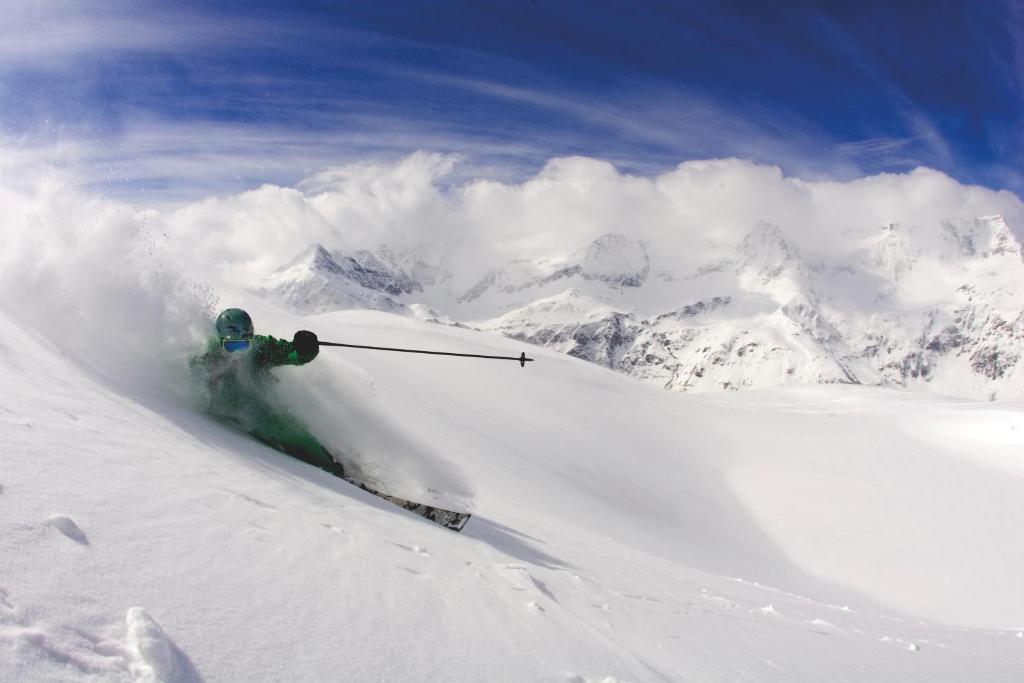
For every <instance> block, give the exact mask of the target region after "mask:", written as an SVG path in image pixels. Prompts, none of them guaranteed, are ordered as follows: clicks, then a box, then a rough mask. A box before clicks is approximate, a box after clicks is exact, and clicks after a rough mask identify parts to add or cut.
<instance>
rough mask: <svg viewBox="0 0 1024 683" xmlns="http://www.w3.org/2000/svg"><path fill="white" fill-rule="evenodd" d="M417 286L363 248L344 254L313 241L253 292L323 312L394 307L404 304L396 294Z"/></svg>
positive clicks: (404, 292) (413, 289)
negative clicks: (398, 299) (397, 298)
mask: <svg viewBox="0 0 1024 683" xmlns="http://www.w3.org/2000/svg"><path fill="white" fill-rule="evenodd" d="M419 289H420V285H419V284H418V283H416V282H415V281H414V280H412V278H410V277H409V276H408V275H406V274H405V273H404V272H403V271H401V270H398V269H396V268H394V267H392V266H390V265H389V264H386V263H384V262H383V261H382V260H381V259H379V258H377V257H376V256H374V255H373V254H372V253H370V252H368V251H358V252H355V253H353V254H352V255H345V254H341V253H338V252H334V253H332V252H329V251H327V249H325V248H324V247H323V246H322V245H319V244H314V245H312V246H311V247H310V248H309V249H306V250H305V251H304V252H302V253H301V254H299V255H298V256H297V257H295V259H293V260H292V261H291V262H290V263H288V264H287V265H286V266H284V267H283V268H280V269H278V270H276V271H274V272H273V273H271V274H270V275H269V276H267V277H266V278H264V279H263V281H262V282H261V284H260V286H259V287H258V288H257V290H256V291H257V293H258V294H260V295H261V296H264V297H267V298H270V299H274V300H277V301H279V302H281V303H284V304H286V305H288V306H290V307H291V308H293V309H295V310H297V311H299V312H301V313H322V312H325V311H334V310H339V309H343V308H372V309H376V310H382V311H399V310H402V309H403V308H404V306H403V304H401V303H399V302H398V301H397V300H396V299H395V297H397V296H400V295H402V294H409V293H412V292H414V291H418V290H419Z"/></svg>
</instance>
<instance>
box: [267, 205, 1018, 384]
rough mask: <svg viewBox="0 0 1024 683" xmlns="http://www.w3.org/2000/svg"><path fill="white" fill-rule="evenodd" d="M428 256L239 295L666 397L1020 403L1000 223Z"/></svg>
mask: <svg viewBox="0 0 1024 683" xmlns="http://www.w3.org/2000/svg"><path fill="white" fill-rule="evenodd" d="M808 244H809V245H810V246H808ZM822 244H824V245H825V247H824V248H823V247H822ZM443 253H444V250H443V249H441V250H439V249H436V248H435V249H432V250H431V249H427V248H425V247H422V246H420V247H417V248H413V249H405V250H399V249H397V248H391V247H388V246H377V247H376V248H374V249H372V250H357V251H352V252H348V253H346V252H342V251H339V250H329V249H327V248H325V247H324V246H323V245H320V244H314V245H311V246H310V247H309V248H308V249H306V250H304V251H303V252H302V253H301V254H299V255H298V256H297V257H296V258H294V259H293V260H292V261H291V262H289V263H287V264H285V265H284V266H283V267H281V268H280V269H278V270H276V271H275V272H273V273H270V274H269V275H268V276H267V277H266V278H264V279H263V280H262V281H261V282H260V283H259V285H258V286H257V287H256V288H255V289H256V291H257V293H259V294H260V295H261V296H263V297H265V298H268V299H271V300H275V301H277V302H279V303H283V304H284V305H286V306H287V307H289V308H292V309H294V310H296V311H298V312H301V313H318V312H327V311H335V310H341V309H352V308H367V309H376V310H384V311H392V312H406V313H408V314H409V315H412V316H415V317H418V318H421V319H426V320H432V321H434V322H439V323H442V324H449V325H453V324H461V325H466V326H469V327H474V328H478V329H482V330H487V331H492V332H497V333H500V334H503V335H505V336H508V337H511V338H515V339H520V340H522V341H526V342H529V343H531V344H536V345H539V346H542V347H546V348H551V349H555V350H558V351H561V352H564V353H567V354H570V355H572V356H576V357H578V358H582V359H585V360H588V361H591V362H594V363H598V364H600V365H603V366H606V367H609V368H612V369H615V370H618V371H620V372H623V373H626V374H629V375H632V376H634V377H637V378H640V379H642V380H645V381H648V382H651V383H654V384H657V385H660V386H663V387H666V388H668V389H672V390H676V391H716V390H738V389H760V388H769V387H775V386H782V385H794V384H830V383H847V384H865V385H885V386H902V387H908V388H913V389H918V390H926V391H932V392H938V393H943V394H949V395H957V396H965V397H972V398H981V399H993V400H994V399H999V398H1021V397H1024V381H1022V380H1024V364H1022V363H1021V356H1022V355H1024V291H1022V285H1024V260H1022V255H1021V253H1022V252H1021V244H1020V242H1019V241H1018V240H1017V239H1016V238H1015V237H1014V235H1013V233H1012V231H1011V230H1010V227H1009V226H1008V225H1007V223H1006V221H1005V220H1004V219H1003V218H1002V217H1000V216H982V217H977V218H974V219H972V220H965V219H948V220H945V221H942V222H941V223H940V224H937V225H935V224H931V225H914V224H899V223H889V224H885V225H881V226H875V227H854V228H846V229H845V230H843V231H834V232H833V234H826V235H825V236H824V239H819V240H818V241H817V243H814V242H813V241H812V240H808V239H806V237H805V236H804V237H803V238H801V236H799V235H798V236H791V235H788V234H787V232H786V231H785V230H784V229H782V228H781V227H779V226H777V225H773V224H770V223H766V222H760V223H757V224H755V225H753V226H751V228H750V230H749V231H748V232H747V233H746V234H745V235H743V236H742V237H741V238H740V239H739V240H734V241H732V242H731V243H729V242H726V243H724V244H717V245H715V246H714V247H709V246H708V244H707V243H705V242H700V243H696V242H695V244H694V245H693V248H692V249H691V250H687V253H686V254H685V258H682V257H681V256H680V253H679V249H678V247H677V248H675V249H673V248H669V247H667V246H666V245H662V244H652V243H650V242H647V241H641V240H636V239H631V238H630V237H629V236H627V235H625V234H621V233H608V234H604V235H600V236H598V237H596V238H595V239H593V240H591V241H589V242H587V243H584V244H580V245H578V246H577V248H576V249H575V250H572V251H571V252H570V253H567V254H562V253H552V254H550V255H547V256H546V257H545V258H540V259H538V258H532V259H528V258H519V257H512V258H508V259H507V260H506V261H505V262H503V263H499V264H479V263H475V262H466V263H461V264H453V263H451V261H450V259H448V260H446V259H444V258H442V257H441V256H439V254H443ZM431 255H433V257H432V256H431ZM694 263H697V264H698V265H696V266H693V265H691V264H694ZM456 274H457V275H456ZM467 278H469V279H467ZM467 283H468V284H467Z"/></svg>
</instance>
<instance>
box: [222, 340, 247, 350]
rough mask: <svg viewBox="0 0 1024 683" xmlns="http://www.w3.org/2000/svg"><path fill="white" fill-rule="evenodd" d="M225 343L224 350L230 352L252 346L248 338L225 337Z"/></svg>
mask: <svg viewBox="0 0 1024 683" xmlns="http://www.w3.org/2000/svg"><path fill="white" fill-rule="evenodd" d="M223 344H224V350H225V351H227V352H228V353H233V352H235V351H248V350H249V347H250V346H251V343H250V342H249V340H248V339H225V340H224V342H223Z"/></svg>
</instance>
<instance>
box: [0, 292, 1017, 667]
mask: <svg viewBox="0 0 1024 683" xmlns="http://www.w3.org/2000/svg"><path fill="white" fill-rule="evenodd" d="M240 303H243V304H244V305H246V306H247V307H248V308H249V309H250V310H251V312H252V313H253V316H254V318H255V320H256V324H257V327H258V328H259V329H263V330H265V331H268V332H271V333H276V334H284V333H285V332H286V331H287V330H290V329H293V328H308V329H315V330H317V331H318V332H319V333H320V334H321V336H322V337H323V338H325V339H327V338H332V339H335V340H339V341H348V342H352V343H366V342H371V341H376V342H380V341H383V340H387V341H388V342H389V343H392V344H395V345H416V346H420V347H425V348H444V349H451V350H457V351H458V350H461V351H476V352H500V353H506V354H515V353H516V352H517V351H519V350H520V349H521V348H522V346H521V344H519V343H517V342H514V341H512V340H506V339H502V338H499V337H492V336H488V335H484V334H482V333H478V332H475V331H472V330H465V329H459V328H453V327H442V326H438V325H435V324H430V323H424V322H420V321H416V320H411V319H408V318H403V317H398V316H395V315H391V314H386V313H376V312H356V311H351V312H343V313H332V314H325V315H320V316H314V317H308V318H299V317H295V316H294V315H292V314H289V313H287V312H284V311H282V310H279V309H276V308H275V307H273V306H270V305H268V304H265V303H261V302H258V301H255V300H251V301H250V300H244V301H241V302H240ZM0 345H2V348H4V350H5V358H6V359H7V362H5V364H4V365H3V367H2V368H0V383H2V385H3V386H5V387H7V389H6V390H5V392H4V395H3V398H2V402H0V434H2V437H3V444H4V447H3V451H2V460H0V484H2V486H3V489H2V493H0V496H2V498H0V502H2V504H3V506H4V510H5V514H4V515H3V517H2V519H0V582H2V583H0V597H2V600H0V680H12V681H14V680H18V681H23V680H98V681H99V680H103V681H106V680H178V681H198V680H207V681H217V680H410V681H412V680H453V681H471V680H474V681H475V680H499V681H500V680H507V681H520V680H552V681H574V680H590V681H602V680H609V679H611V680H617V681H645V680H734V679H738V678H752V679H756V680H782V681H785V680H807V679H819V680H820V679H828V680H901V681H902V680H963V679H984V680H1006V681H1011V680H1018V679H1019V678H1020V676H1021V675H1022V673H1024V653H1022V652H1021V650H1020V639H1019V638H1017V637H1015V636H1016V633H1017V632H1018V631H1019V625H1020V624H1021V623H1024V594H1022V593H1021V590H1020V582H1019V580H1018V577H1017V576H1015V575H1014V571H1013V569H1014V568H1016V567H1019V566H1021V561H1022V560H1024V542H1022V541H1021V540H1020V535H1019V534H1018V533H1016V530H1017V529H1018V528H1019V525H1020V522H1021V521H1022V520H1024V509H1022V504H1021V502H1020V497H1019V496H1015V495H1012V492H1013V490H1014V489H1015V488H1019V486H1020V483H1021V478H1022V477H1024V471H1022V468H1021V466H1020V464H1019V460H1018V459H1017V458H1015V457H1014V453H1019V452H1020V447H1021V445H1022V440H1024V406H1020V405H1016V404H1007V403H1002V404H995V405H993V404H979V403H970V402H964V401H949V400H941V399H928V398H922V397H919V396H913V395H909V394H905V393H900V392H895V391H891V390H884V389H865V388H861V387H850V386H835V387H813V388H805V389H799V390H776V391H771V392H752V393H745V394H735V395H714V396H713V397H709V396H690V395H679V394H673V393H671V392H665V391H660V390H658V389H656V388H653V387H649V386H647V385H644V384H642V383H638V382H636V381H634V380H631V379H629V378H626V377H623V376H620V375H617V374H614V373H612V372H610V371H607V370H604V369H602V368H599V367H596V366H594V365H591V364H587V363H584V362H581V361H578V360H574V359H571V358H567V357H565V356H561V355H559V354H555V353H552V352H547V351H543V350H536V349H535V350H532V351H531V353H532V354H533V355H535V356H536V357H537V358H538V361H537V362H536V363H534V364H531V365H530V366H529V367H528V368H526V369H523V368H520V367H519V366H518V365H517V364H515V363H507V364H506V363H501V362H490V361H479V362H474V361H469V362H467V361H465V360H464V359H444V358H430V359H426V360H425V359H420V358H410V357H406V356H404V355H401V354H391V355H389V354H375V353H373V352H369V351H357V350H344V351H342V350H340V349H325V350H324V351H323V352H322V357H321V358H319V359H317V360H316V361H315V362H314V364H312V365H309V366H305V367H301V368H285V369H282V370H280V371H279V376H280V377H281V378H282V392H283V394H284V395H285V396H286V398H287V400H288V401H289V402H292V405H293V407H294V408H295V409H301V410H302V411H303V413H304V415H306V416H308V417H309V418H310V421H311V423H312V424H314V425H315V426H316V428H317V429H319V430H320V432H321V433H322V434H325V438H327V439H328V440H329V441H330V442H331V443H332V445H337V446H343V447H344V448H345V449H346V451H345V452H346V453H348V454H349V456H350V457H352V458H353V459H354V461H355V462H357V463H359V464H360V466H361V467H363V468H365V469H368V470H371V471H372V473H373V474H374V476H376V477H377V478H378V479H379V480H380V481H381V482H382V483H384V484H387V485H388V486H389V487H390V488H391V489H392V490H394V491H396V492H398V493H401V494H402V495H407V496H410V497H412V496H420V497H425V498H429V497H431V496H433V495H434V494H433V493H432V492H431V490H430V489H436V490H440V491H444V492H445V493H446V494H448V498H447V502H449V503H453V504H457V505H461V506H463V507H464V508H468V509H472V510H473V511H474V513H475V516H474V518H473V519H472V520H471V521H470V523H469V525H468V526H467V527H466V529H465V531H464V532H463V533H461V534H456V533H453V532H450V531H447V530H445V529H443V528H440V527H437V526H434V525H431V524H429V523H427V522H425V521H423V520H422V519H420V518H418V517H416V516H414V515H412V514H410V513H406V512H404V511H402V510H399V509H397V508H395V507H393V506H390V505H388V504H387V503H385V502H383V501H380V500H378V499H376V498H373V497H372V496H369V495H367V494H365V493H363V492H362V491H359V490H356V489H355V488H354V487H351V486H349V485H347V484H346V483H344V482H342V481H340V480H337V479H334V478H333V477H331V476H330V475H327V474H326V473H323V472H320V471H319V470H316V469H313V468H310V467H308V466H306V465H304V464H302V463H300V462H297V461H294V460H292V459H290V458H288V457H286V456H283V455H280V454H278V453H277V452H275V451H272V450H269V449H266V448H264V447H262V446H261V445H259V444H256V443H253V442H251V441H250V440H249V439H247V438H245V437H244V436H241V435H238V434H234V433H231V432H228V431H225V430H224V429H223V428H221V427H220V426H218V425H216V424H215V423H212V422H210V421H209V420H207V419H206V418H204V417H202V416H201V415H198V414H196V413H195V412H194V411H191V410H190V409H188V408H187V406H184V405H182V404H181V403H180V402H179V401H178V400H177V399H174V398H173V397H172V396H171V395H169V394H168V393H167V392H164V391H161V390H159V389H157V388H154V387H148V388H140V387H138V386H134V385H130V384H125V383H124V382H122V381H121V378H119V377H117V376H116V375H112V374H110V373H109V372H108V371H107V370H105V369H104V370H97V369H96V368H89V367H85V366H83V364H82V363H80V362H78V361H76V360H74V359H73V358H72V357H71V356H70V355H67V354H64V353H62V352H61V350H60V348H59V345H55V344H54V342H53V340H49V339H47V338H45V337H43V336H41V335H39V334H38V333H36V332H33V331H31V330H30V329H28V328H26V326H25V325H24V324H22V323H20V322H17V321H16V320H15V319H14V318H11V317H10V316H8V315H3V316H2V317H0ZM332 391H333V392H334V393H333V394H332ZM327 399H330V400H327ZM329 420H333V422H328V421H329ZM328 425H332V428H328ZM977 438H982V439H985V440H984V441H982V442H981V443H983V444H984V448H983V449H979V448H978V443H979V442H978V441H976V439H977ZM75 530H77V532H76V531H75ZM69 531H70V533H69ZM76 537H77V538H76ZM84 539H87V540H84ZM836 605H843V606H848V607H844V608H839V607H836ZM1014 625H1016V627H1017V628H1013V627H1014Z"/></svg>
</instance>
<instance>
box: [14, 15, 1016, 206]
mask: <svg viewBox="0 0 1024 683" xmlns="http://www.w3.org/2000/svg"><path fill="white" fill-rule="evenodd" d="M169 5H171V3H154V4H147V3H144V2H131V3H119V2H107V3H94V4H89V3H72V2H52V3H24V4H22V3H19V2H14V3H13V4H12V5H11V7H10V8H9V9H8V18H9V20H8V21H6V22H5V23H4V26H3V27H2V28H0V135H2V136H3V137H4V138H6V144H7V145H8V146H12V145H13V146H14V147H16V148H18V149H22V150H36V151H42V152H44V153H47V154H50V155H51V156H52V157H53V158H54V159H58V160H60V161H62V162H64V163H71V164H74V165H78V166H80V167H82V168H85V169H87V171H88V173H90V174H91V176H90V177H92V178H93V181H94V184H97V185H100V186H103V187H106V188H107V189H109V190H110V191H111V192H112V193H115V194H118V193H120V194H133V193H135V194H139V193H149V195H150V196H158V197H163V198H172V199H173V198H179V199H184V198H195V197H196V196H202V195H205V194H210V193H220V192H229V191H238V190H241V189H245V188H247V187H251V186H254V185H256V184H258V183H260V182H263V181H272V182H279V183H294V182H296V181H297V180H299V179H301V178H302V177H304V176H305V175H308V174H310V173H313V172H315V171H317V170H319V169H320V168H323V167H324V166H329V165H333V164H340V163H346V162H349V161H352V160H357V159H366V158H377V157H384V158H394V157H398V156H401V155H404V154H407V153H409V152H411V151H414V150H417V149H425V150H430V151H440V152H451V153H456V154H459V155H461V156H462V157H463V158H464V159H465V161H464V162H463V164H462V165H460V168H461V169H462V171H461V172H463V173H465V174H467V175H470V176H473V177H476V176H481V175H483V176H493V177H497V178H501V179H516V178H522V177H527V176H529V175H532V174H533V173H535V172H536V171H537V170H538V169H539V168H540V167H541V166H542V165H543V163H544V161H545V160H547V159H549V158H551V157H553V156H559V155H565V154H584V155H589V156H594V157H598V158H602V159H607V160H609V161H612V162H613V163H615V164H616V165H618V166H619V167H620V168H622V169H624V170H627V171H631V172H638V173H653V172H657V171H661V170H665V169H667V168H671V167H672V166H674V165H676V164H677V163H679V162H680V161H683V160H687V159H694V158H708V157H722V156H738V157H744V158H750V159H754V160H756V161H760V162H765V163H772V164H777V165H779V166H781V167H782V168H783V170H784V171H786V172H787V173H789V174H794V175H799V176H801V177H806V178H821V177H835V178H838V179H848V178H852V177H856V176H859V175H863V174H866V173H875V172H879V171H897V172H899V171H906V170H910V169H911V168H913V167H915V166H917V165H926V166H931V167H933V168H937V169H939V170H942V171H944V172H946V173H949V174H950V175H952V176H954V177H956V178H957V179H959V180H962V181H966V182H971V183H978V184H982V185H985V186H988V187H993V188H1007V189H1011V190H1013V191H1015V192H1017V193H1018V194H1019V195H1022V196H1024V167H1022V163H1021V159H1024V5H1021V4H1020V3H1018V2H1016V1H1015V0H1007V1H1006V2H999V1H994V2H956V1H953V0H949V1H942V2H935V1H933V2H925V1H914V2H912V1H903V2H858V3H849V2H835V3H830V2H819V3H803V2H787V3H762V2H749V3H747V2H668V1H658V0H648V1H641V0H635V1H633V2H604V1H597V0H587V1H582V0H581V1H573V0H558V1H554V0H536V1H530V0H508V1H485V0H477V1H476V2H454V1H451V2H446V1H445V0H431V1H393V2H344V3H329V2H315V3H258V2H245V3H242V2H223V3H195V4H189V3H178V4H175V5H174V8H173V9H169V8H168V6H169ZM211 7H212V8H211Z"/></svg>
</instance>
